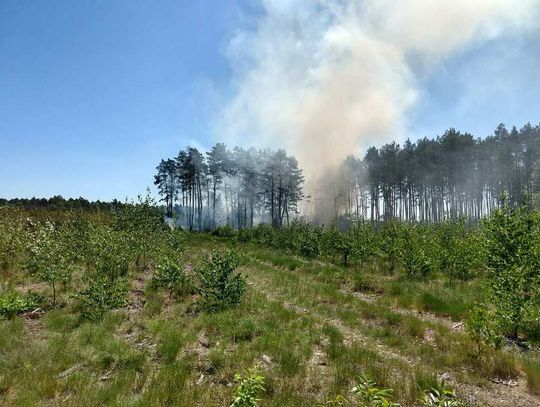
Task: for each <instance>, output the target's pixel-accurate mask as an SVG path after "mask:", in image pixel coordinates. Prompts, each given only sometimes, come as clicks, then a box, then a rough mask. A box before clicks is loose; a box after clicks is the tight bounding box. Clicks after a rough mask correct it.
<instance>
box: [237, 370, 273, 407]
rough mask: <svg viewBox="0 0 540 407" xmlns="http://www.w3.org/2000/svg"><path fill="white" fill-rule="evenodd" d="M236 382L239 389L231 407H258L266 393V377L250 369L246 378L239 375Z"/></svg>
mask: <svg viewBox="0 0 540 407" xmlns="http://www.w3.org/2000/svg"><path fill="white" fill-rule="evenodd" d="M234 381H235V382H236V383H237V387H236V389H235V391H234V400H233V402H232V403H231V405H230V407H256V406H257V405H258V404H257V403H258V402H259V401H260V399H259V397H260V396H261V394H262V393H264V391H265V388H264V377H263V376H261V375H260V374H259V373H258V372H257V371H256V370H255V369H250V370H248V371H247V373H246V375H245V376H242V375H240V374H238V373H237V374H236V375H235V376H234Z"/></svg>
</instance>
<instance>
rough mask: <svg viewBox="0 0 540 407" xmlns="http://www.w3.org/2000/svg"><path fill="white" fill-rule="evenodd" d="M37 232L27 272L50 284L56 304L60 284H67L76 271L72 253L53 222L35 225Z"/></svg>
mask: <svg viewBox="0 0 540 407" xmlns="http://www.w3.org/2000/svg"><path fill="white" fill-rule="evenodd" d="M35 228H36V230H35V232H34V234H33V236H32V242H31V244H30V247H29V258H28V261H27V264H26V268H27V270H29V271H30V272H31V273H33V274H34V275H36V276H37V277H38V278H40V279H41V280H43V281H45V282H46V283H49V284H50V286H51V288H52V292H53V305H55V304H56V288H57V284H58V283H64V284H65V283H67V282H68V281H69V280H70V279H71V275H72V273H73V271H74V269H75V265H74V264H73V263H72V261H71V253H70V251H69V250H68V247H67V245H66V244H65V242H64V241H63V239H62V234H61V231H60V230H59V228H58V227H57V226H55V225H54V224H53V223H51V222H48V221H47V222H45V223H43V224H37V225H35Z"/></svg>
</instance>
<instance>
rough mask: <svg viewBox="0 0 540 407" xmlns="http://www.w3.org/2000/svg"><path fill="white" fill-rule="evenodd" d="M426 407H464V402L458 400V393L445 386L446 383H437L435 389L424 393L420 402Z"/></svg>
mask: <svg viewBox="0 0 540 407" xmlns="http://www.w3.org/2000/svg"><path fill="white" fill-rule="evenodd" d="M420 402H421V403H422V406H424V407H462V406H464V404H463V402H461V400H459V399H458V397H457V396H456V393H455V392H454V390H453V389H451V388H450V387H447V386H445V384H444V381H443V382H441V383H437V385H436V386H435V387H432V388H431V389H429V390H427V391H425V392H424V397H423V398H422V399H421V400H420Z"/></svg>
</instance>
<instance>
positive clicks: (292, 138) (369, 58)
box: [219, 0, 540, 192]
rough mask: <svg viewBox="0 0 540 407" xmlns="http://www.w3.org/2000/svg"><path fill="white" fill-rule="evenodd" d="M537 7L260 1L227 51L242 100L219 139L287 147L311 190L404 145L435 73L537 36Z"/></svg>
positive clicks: (500, 2)
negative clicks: (371, 155)
mask: <svg viewBox="0 0 540 407" xmlns="http://www.w3.org/2000/svg"><path fill="white" fill-rule="evenodd" d="M539 4H540V1H539V0H520V1H512V0H454V1H452V2H449V1H434V0H399V1H395V0H369V1H368V0H366V1H353V0H349V1H346V0H344V1H341V0H309V1H305V0H262V11H263V12H262V13H261V15H259V16H258V17H256V20H255V22H254V23H253V21H251V20H250V22H251V23H252V24H251V26H250V27H249V28H245V29H242V30H239V31H238V32H237V33H236V34H235V35H234V37H233V39H232V40H231V42H230V44H229V49H228V55H229V58H230V60H231V65H232V68H233V71H234V76H235V83H234V88H235V94H234V97H233V98H232V99H231V100H230V101H229V103H228V104H227V105H226V106H225V108H224V112H223V120H224V122H222V125H221V126H223V127H220V129H219V132H220V133H221V134H224V139H225V140H227V141H229V142H234V143H240V142H241V143H243V144H245V143H256V144H259V145H260V144H262V145H274V146H275V145H280V146H284V147H285V148H287V149H288V150H290V151H291V152H292V153H294V154H295V155H296V156H297V158H298V159H299V162H300V165H301V166H302V168H304V171H305V174H306V177H307V180H308V187H309V186H310V185H311V186H312V187H313V185H314V182H315V181H316V180H318V179H321V177H323V176H325V175H326V174H328V173H329V172H331V171H333V169H334V168H335V167H336V166H337V165H338V164H339V163H341V162H342V161H343V159H344V158H345V157H346V156H347V155H349V154H354V153H359V150H360V149H361V148H363V147H366V146H368V145H371V144H381V143H383V142H386V141H389V140H391V139H398V140H399V139H400V138H402V137H400V136H401V135H403V134H404V132H405V129H406V126H407V123H406V114H407V112H408V111H409V110H410V109H411V107H412V106H414V104H415V102H416V101H417V99H418V98H419V90H418V81H419V79H421V78H422V76H424V75H427V74H428V73H429V71H430V69H432V68H433V67H434V66H436V65H437V64H439V63H441V62H442V61H443V60H444V59H445V58H446V57H448V56H449V55H451V54H453V53H455V52H459V51H460V50H463V49H465V48H466V47H468V46H471V45H473V44H476V43H478V42H482V41H486V40H490V39H493V38H496V37H498V36H503V35H507V34H508V33H515V32H517V31H518V30H526V29H527V28H528V27H532V26H533V25H534V24H536V21H537V18H538V17H539V13H538V8H539ZM326 178H327V177H326ZM308 192H309V191H308Z"/></svg>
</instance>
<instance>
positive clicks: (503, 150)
mask: <svg viewBox="0 0 540 407" xmlns="http://www.w3.org/2000/svg"><path fill="white" fill-rule="evenodd" d="M539 153H540V125H538V126H532V125H530V124H526V125H525V126H524V127H523V128H521V129H520V130H517V129H516V128H515V127H513V128H512V129H511V130H510V131H509V130H507V128H506V127H505V126H504V125H503V124H500V125H499V126H498V127H497V129H496V130H495V132H494V134H493V135H492V136H489V137H487V138H485V139H477V138H474V137H473V136H472V135H471V134H469V133H461V132H459V131H456V130H455V129H449V130H447V131H446V132H445V133H444V134H443V135H442V136H440V137H437V138H436V139H427V138H424V139H421V140H418V141H417V142H416V143H412V142H411V141H410V140H407V141H406V142H405V143H404V145H403V146H400V145H399V144H396V143H395V142H394V143H391V144H386V145H384V146H382V147H381V148H379V149H377V148H375V147H372V148H370V149H369V150H368V151H367V153H366V155H365V157H364V159H358V158H355V157H353V156H350V157H348V158H347V160H345V162H344V164H343V165H342V167H341V173H340V175H339V176H338V178H339V180H341V182H342V184H341V188H340V190H339V191H338V192H337V193H336V197H335V202H336V215H337V214H338V213H344V214H346V215H355V216H358V217H363V218H365V219H373V220H383V219H390V218H401V219H406V220H411V221H428V222H437V221H441V220H444V219H456V218H459V217H467V218H469V219H478V218H481V217H483V216H485V215H487V214H489V213H491V211H492V210H493V209H494V208H495V207H497V206H498V205H499V199H500V196H501V193H502V192H503V191H506V192H507V194H508V199H509V202H510V203H511V204H512V205H514V206H515V205H517V204H519V203H521V202H523V201H527V202H528V203H529V204H531V203H532V202H533V197H534V194H535V193H537V192H538V191H539V190H540V154H539Z"/></svg>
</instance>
